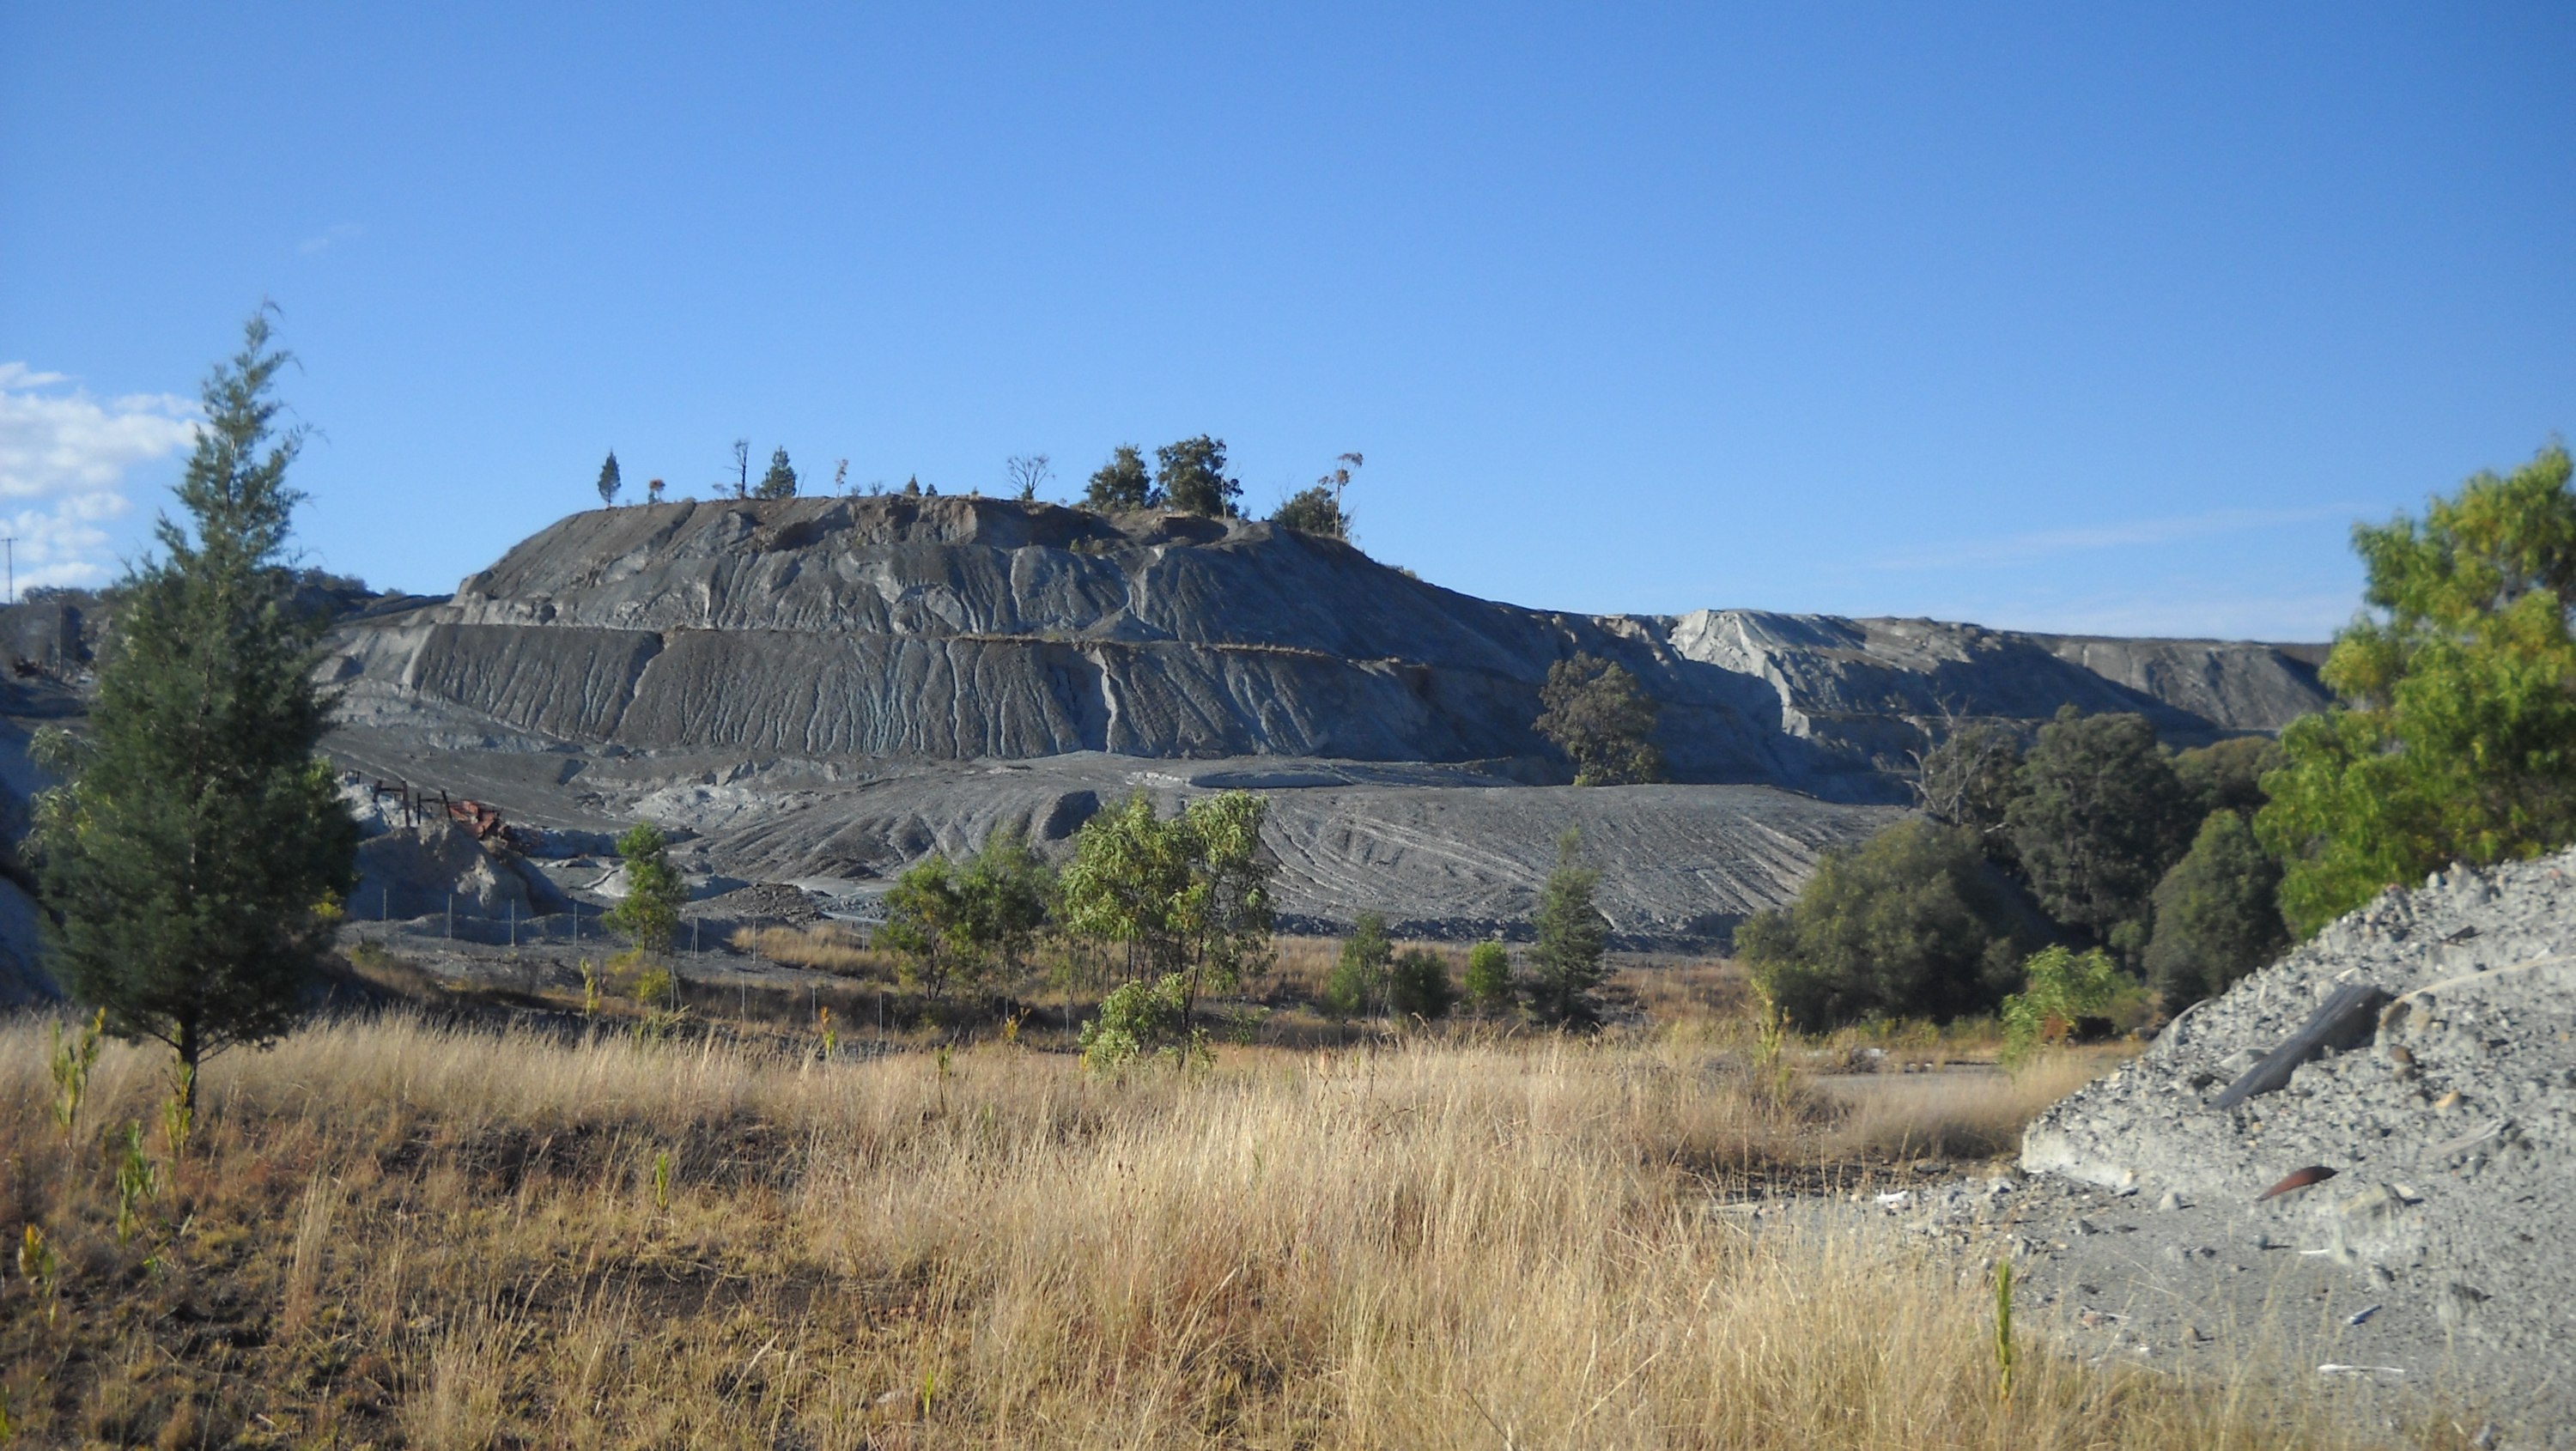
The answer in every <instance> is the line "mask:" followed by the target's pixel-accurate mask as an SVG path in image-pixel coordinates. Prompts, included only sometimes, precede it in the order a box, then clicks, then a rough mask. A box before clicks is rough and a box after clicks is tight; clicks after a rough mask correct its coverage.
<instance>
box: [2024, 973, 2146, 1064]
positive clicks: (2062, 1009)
mask: <svg viewBox="0 0 2576 1451" xmlns="http://www.w3.org/2000/svg"><path fill="white" fill-rule="evenodd" d="M2022 979H2023V986H2022V990H2021V991H2020V992H2017V993H2013V994H2010V995H2008V996H2007V997H2005V999H2004V1011H2003V1020H2004V1049H2003V1054H2002V1057H2003V1064H2004V1066H2005V1067H2006V1068H2018V1067H2020V1066H2021V1065H2022V1064H2023V1063H2024V1062H2026V1061H2028V1060H2029V1058H2030V1055H2031V1054H2033V1053H2035V1052H2037V1051H2038V1050H2039V1047H2040V1045H2041V1044H2042V1043H2053V1042H2056V1041H2058V1040H2059V1039H2062V1038H2064V1037H2065V1036H2066V1035H2067V1034H2068V1032H2069V1031H2071V1030H2072V1029H2073V1028H2074V1026H2075V1022H2076V1020H2077V1019H2079V1018H2100V1017H2108V1016H2109V1015H2110V1014H2111V1013H2112V1011H2113V1010H2114V1009H2115V1008H2117V1007H2118V1006H2119V1002H2120V999H2121V997H2122V996H2123V995H2124V993H2134V991H2135V989H2136V984H2135V983H2134V982H2133V981H2132V980H2131V979H2130V978H2129V977H2128V975H2127V974H2125V973H2123V972H2121V971H2120V968H2119V964H2117V963H2115V962H2113V961H2111V958H2110V955H2109V954H2107V953H2105V952H2103V951H2102V949H2100V948H2098V947H2097V948H2094V949H2093V950H2091V951H2089V952H2083V953H2076V952H2070V951H2068V950H2067V949H2066V948H2064V947H2062V946H2059V947H2048V948H2043V949H2041V950H2040V951H2039V952H2037V953H2035V954H2033V955H2032V957H2031V959H2030V960H2029V961H2028V962H2025V963H2023V964H2022Z"/></svg>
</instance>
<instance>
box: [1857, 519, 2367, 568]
mask: <svg viewBox="0 0 2576 1451" xmlns="http://www.w3.org/2000/svg"><path fill="white" fill-rule="evenodd" d="M2364 507H2365V506H2363V505H2359V504H2323V505H2319V506H2317V507H2314V508H2308V509H2215V510H2212V511H2210V512H2209V513H2206V514H2183V515H2177V516H2174V517H2172V518H2165V519H2132V520H2128V521H2126V522H2124V523H2117V524H2099V525H2094V526H2092V527H2089V528H2078V529H2043V530H2037V531H2034V532H2031V533H2026V534H2007V535H2005V536H2004V537H2002V538H2000V539H1968V540H1960V541H1957V542H1954V543H1950V544H1936V545H1932V546H1929V547H1927V548H1923V549H1918V550H1908V551H1906V552H1904V553H1901V554H1891V555H1887V556H1884V557H1882V558H1879V559H1875V560H1872V561H1871V565H1872V567H1874V568H1877V569H1963V568H1968V567H1972V566H1977V565H1989V564H2019V563H2026V562H2028V561H2030V560H2034V559H2045V558H2047V557H2049V556H2051V555H2058V554H2071V553H2075V552H2078V551H2081V550H2088V549H2133V548H2138V547H2140V546H2144V545H2152V544H2173V543H2178V542H2180V541H2182V540H2186V539H2207V538H2211V537H2213V536H2216V535H2221V534H2243V533H2248V532H2250V531H2253V530H2257V529H2277V528H2280V527H2281V526H2283V525H2288V524H2313V523H2315V522H2317V521H2318V520H2320V519H2332V518H2335V517H2338V516H2341V517H2344V518H2352V517H2355V516H2357V515H2358V514H2359V513H2361V512H2362V511H2363V509H2364Z"/></svg>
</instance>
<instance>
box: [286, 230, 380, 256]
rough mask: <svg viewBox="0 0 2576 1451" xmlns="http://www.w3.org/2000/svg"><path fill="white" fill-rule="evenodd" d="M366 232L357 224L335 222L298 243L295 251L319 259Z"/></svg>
mask: <svg viewBox="0 0 2576 1451" xmlns="http://www.w3.org/2000/svg"><path fill="white" fill-rule="evenodd" d="M366 230H367V229H366V228H364V227H362V226H359V225H358V224H357V223H356V222H334V223H332V224H331V225H330V226H328V227H325V228H323V229H322V230H321V231H319V232H316V233H315V234H313V235H312V236H310V237H307V238H305V239H304V240H303V241H301V242H298V243H296V244H295V250H296V251H298V252H300V253H302V254H303V255H305V256H307V257H319V256H321V255H322V254H323V253H325V252H328V251H330V250H331V249H332V248H334V247H337V246H339V245H340V244H341V243H342V242H346V241H349V240H351V239H352V238H355V237H358V236H361V235H363V234H364V233H365V232H366Z"/></svg>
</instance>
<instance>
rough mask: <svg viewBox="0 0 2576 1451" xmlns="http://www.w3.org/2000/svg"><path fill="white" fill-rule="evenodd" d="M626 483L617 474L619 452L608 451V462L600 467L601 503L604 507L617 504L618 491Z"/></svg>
mask: <svg viewBox="0 0 2576 1451" xmlns="http://www.w3.org/2000/svg"><path fill="white" fill-rule="evenodd" d="M623 482H624V480H623V479H621V478H620V477H619V475H618V472H617V450H615V449H613V448H612V449H610V450H609V451H608V462H606V463H604V464H601V465H600V466H599V502H600V503H601V505H602V506H609V505H614V504H615V503H616V502H617V490H618V488H619V486H620V485H621V484H622V483H623Z"/></svg>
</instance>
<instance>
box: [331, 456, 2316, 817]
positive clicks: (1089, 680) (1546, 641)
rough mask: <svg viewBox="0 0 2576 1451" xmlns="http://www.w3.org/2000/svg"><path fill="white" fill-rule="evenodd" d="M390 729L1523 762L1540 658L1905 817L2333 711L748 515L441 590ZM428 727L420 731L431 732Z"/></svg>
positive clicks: (1037, 517)
mask: <svg viewBox="0 0 2576 1451" xmlns="http://www.w3.org/2000/svg"><path fill="white" fill-rule="evenodd" d="M335 639H336V642H337V645H338V649H339V655H338V658H337V660H336V662H335V664H334V666H333V671H334V674H335V675H336V676H337V677H338V678H339V679H341V680H343V681H345V682H346V683H348V684H349V685H350V686H351V687H352V702H353V705H354V706H355V707H356V708H357V710H358V712H359V715H360V717H361V718H363V719H367V720H369V721H371V722H373V723H379V724H395V723H399V722H400V721H401V720H402V719H404V718H405V717H409V718H411V719H412V720H415V721H418V720H422V719H427V718H429V716H431V715H437V714H438V713H440V712H441V711H444V710H446V709H448V708H462V710H464V711H465V712H468V713H470V714H471V715H473V716H477V717H481V718H484V719H486V720H488V721H490V722H492V723H494V724H497V725H500V726H504V727H507V728H509V729H512V730H516V731H525V732H530V733H533V734H535V735H537V736H541V737H547V738H553V739H557V740H564V741H579V742H594V743H613V744H615V745H617V746H620V747H625V748H632V749H647V750H670V749H696V750H704V749H716V750H733V749H740V750H744V751H748V752H754V753H760V754H769V755H782V756H799V757H839V756H871V757H910V758H925V759H932V760H959V761H962V760H977V759H989V758H1002V759H1028V758H1035V757H1043V756H1053V755H1061V754H1064V753H1067V752H1076V751H1100V752H1108V753H1111V754H1116V755H1126V756H1151V757H1161V758H1172V759H1210V758H1217V757H1234V756H1294V757H1305V758H1329V759H1342V760H1354V761H1434V762H1466V761H1477V760H1486V761H1498V760H1513V759H1518V760H1521V761H1524V762H1527V763H1529V764H1528V765H1526V766H1524V767H1523V768H1522V771H1523V774H1525V775H1526V774H1528V773H1530V772H1532V771H1535V772H1538V773H1542V774H1544V773H1546V772H1549V771H1552V770H1555V769H1556V767H1555V766H1554V757H1553V754H1552V753H1551V752H1550V751H1549V750H1548V749H1547V747H1546V746H1545V744H1544V742H1542V741H1540V740H1539V739H1538V738H1537V737H1536V735H1535V734H1534V733H1533V732H1532V730H1531V728H1530V722H1531V721H1532V720H1534V719H1535V718H1536V716H1537V714H1538V688H1539V685H1540V683H1541V682H1542V681H1544V679H1545V678H1546V674H1547V667H1548V666H1549V664H1550V663H1552V662H1553V661H1556V660H1559V659H1562V658H1565V657H1566V656H1569V655H1572V654H1574V653H1575V652H1577V651H1590V652H1592V653H1595V654H1599V655H1604V656H1607V657H1609V658H1612V659H1616V660H1618V661H1619V662H1621V663H1622V664H1624V665H1625V666H1626V667H1627V668H1628V669H1629V670H1631V671H1632V672H1634V673H1635V674H1636V675H1637V677H1638V678H1639V680H1640V681H1641V682H1642V683H1643V684H1644V686H1645V688H1646V690H1647V691H1648V693H1650V694H1651V695H1653V696H1654V697H1655V698H1656V700H1657V701H1658V702H1659V704H1660V705H1661V707H1662V723H1661V726H1660V728H1659V741H1660V744H1661V745H1662V746H1663V748H1664V751H1665V754H1666V757H1667V759H1668V760H1669V761H1670V762H1671V764H1672V767H1673V769H1674V772H1675V774H1676V776H1677V777H1679V778H1680V779H1682V780H1685V781H1700V782H1746V783H1754V782H1759V783H1768V784H1774V785H1781V786H1787V787H1791V788H1794V789H1798V790H1803V791H1808V792H1811V793H1814V794H1817V795H1821V796H1825V797H1827V798H1829V799H1835V800H1847V801H1894V800H1901V799H1903V787H1902V783H1901V781H1900V780H1898V779H1897V777H1896V776H1895V775H1893V774H1892V773H1891V770H1890V768H1891V767H1893V766H1897V765H1900V764H1901V763H1902V762H1903V761H1904V759H1905V757H1906V755H1907V753H1909V752H1911V751H1914V750H1917V749H1919V748H1920V747H1921V746H1922V744H1923V742H1924V739H1925V736H1924V731H1923V722H1925V721H1926V720H1929V719H1936V718H1938V717H1939V716H1940V715H1942V714H1944V713H1952V714H1957V715H1961V716H1995V717H2004V718H2010V719H2016V720H2037V719H2043V718H2045V717H2047V716H2048V715H2050V714H2052V713H2054V712H2055V711H2056V709H2057V708H2058V707H2059V706H2060V705H2062V704H2066V703H2069V702H2072V703H2074V704H2076V705H2078V706H2080V707H2082V708H2084V709H2086V710H2139V711H2144V712H2145V713H2147V714H2148V715H2149V716H2150V717H2151V718H2153V719H2154V720H2155V722H2156V724H2157V726H2158V728H2159V729H2160V730H2161V731H2163V732H2164V733H2165V734H2166V735H2167V736H2168V737H2169V738H2171V739H2174V740H2176V741H2184V742H2189V741H2200V740H2206V739H2210V738H2213V737H2215V736H2218V735H2222V734H2226V733H2230V732H2235V731H2244V730H2269V729H2275V728H2277V727H2278V726H2280V725H2281V724H2282V723H2284V722H2285V721H2286V720H2288V719H2289V718H2291V717H2292V716H2295V715H2297V714H2299V713H2300V712H2302V711H2304V710H2309V709H2313V708H2315V707H2316V706H2317V705H2318V704H2320V703H2321V702H2322V697H2321V695H2320V693H2319V691H2318V688H2317V686H2316V684H2315V680H2314V673H2313V669H2312V668H2311V667H2310V666H2309V665H2308V664H2307V663H2306V662H2305V661H2303V660H2302V659H2300V658H2298V657H2296V656H2295V655H2293V654H2291V653H2289V652H2285V651H2283V650H2279V649H2275V648H2273V647H2269V646H2263V645H2241V644H2212V643H2206V642H2184V641H2114V640H2079V639H2060V638H2052V637H2045V636H2032V635H2018V634H2009V633H2003V632H1996V631H1989V630H1983V629H1979V628H1976V627H1974V626H1963V625H1944V624H1937V623H1934V622H1930V621H1917V620H1845V619H1838V618H1833V617H1826V616H1790V615H1774V614H1764V613H1759V612H1751V611H1701V612H1698V613H1694V614H1689V615H1684V616H1680V617H1677V618H1669V617H1645V616H1615V617H1590V616H1568V615H1551V614H1543V613H1540V612H1537V611H1532V610H1526V609H1521V608H1518V607H1515V606H1511V605H1503V604H1495V603H1491V602H1488V601H1484V600H1479V599H1475V598H1472V597H1470V596H1467V595H1462V594H1459V593H1456V592H1455V591H1451V590H1445V589H1441V588H1439V587H1437V586H1435V585H1430V584H1425V583H1423V582H1421V581H1419V580H1416V579H1414V578H1412V577H1410V576H1408V575H1405V574H1403V573H1402V572H1400V571H1397V570H1393V569H1389V568H1387V567H1385V566H1382V565H1379V564H1377V563H1375V562H1374V561H1371V560H1370V559H1368V558H1367V557H1366V556H1365V555H1362V554H1361V553H1360V552H1359V551H1357V550H1356V549H1353V548H1351V547H1350V546H1348V545H1345V544H1343V543H1341V542H1339V541H1337V540H1331V539H1322V538H1316V537H1311V536H1307V535H1301V534H1297V533H1294V532H1291V531H1286V530H1281V529H1277V528H1274V527H1273V526H1271V525H1268V524H1264V523H1256V522H1249V521H1234V522H1231V523H1228V522H1221V521H1214V520H1205V519H1196V518H1190V517H1186V516H1179V515H1133V516H1127V517H1123V518H1120V519H1115V520H1112V519H1107V518H1103V517H1100V516H1098V515H1093V514H1089V513H1084V512H1081V511H1077V510H1071V509H1063V508H1058V507H1055V506H1053V505H1045V504H1022V503H1015V502H1005V501H999V500H981V499H956V498H951V499H938V498H933V499H913V498H868V499H798V500H785V501H776V502H760V501H749V500H728V501H721V502H714V503H680V504H662V505H652V506H643V507H630V508H622V509H610V510H600V511H594V512H590V513H584V514H577V515H574V516H572V517H570V518H567V519H564V520H563V521H561V522H559V523H557V524H555V525H554V526H552V527H551V528H548V529H546V530H544V531H542V532H540V533H538V534H537V535H535V536H533V537H531V538H530V539H528V540H527V541H526V542H524V543H522V544H521V545H519V546H518V547H517V548H515V549H513V550H511V551H510V553H509V554H508V555H507V556H505V557H504V558H503V559H502V560H501V561H500V562H499V563H497V564H495V565H494V566H493V567H492V568H490V569H488V570H486V571H484V572H483V573H481V574H478V575H476V576H474V577H473V578H471V579H468V580H466V581H465V582H464V583H463V585H462V586H460V587H459V589H458V591H457V593H456V595H455V596H454V597H453V598H452V599H450V600H448V601H445V602H438V603H428V604H422V605H418V606H414V607H409V608H390V609H382V610H379V611H377V612H375V613H372V614H370V615H368V616H366V617H362V618H360V619H358V620H355V621H353V622H351V623H348V624H345V625H344V626H343V627H342V628H341V630H340V631H339V632H338V634H337V636H336V637H335ZM423 712H427V713H428V714H427V715H424V714H423Z"/></svg>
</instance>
